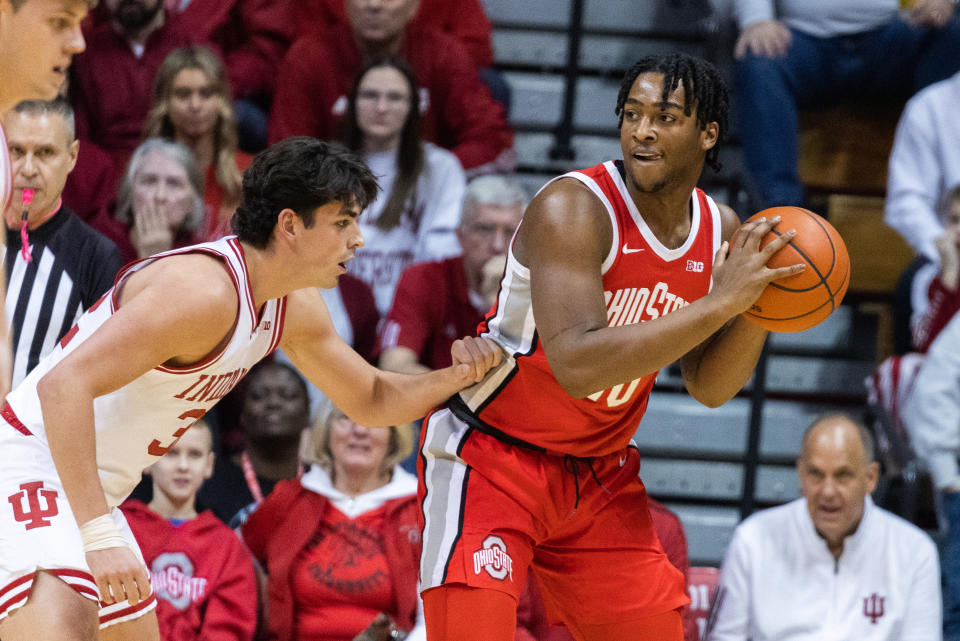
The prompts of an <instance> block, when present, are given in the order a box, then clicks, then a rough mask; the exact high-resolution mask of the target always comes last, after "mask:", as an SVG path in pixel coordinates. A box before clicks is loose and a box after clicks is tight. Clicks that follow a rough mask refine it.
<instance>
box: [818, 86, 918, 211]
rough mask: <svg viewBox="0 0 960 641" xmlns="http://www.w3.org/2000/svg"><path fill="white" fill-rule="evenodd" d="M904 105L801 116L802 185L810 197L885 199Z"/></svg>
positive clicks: (826, 110) (843, 107)
mask: <svg viewBox="0 0 960 641" xmlns="http://www.w3.org/2000/svg"><path fill="white" fill-rule="evenodd" d="M902 109H903V104H902V103H893V104H890V105H886V106H875V105H874V104H871V105H870V106H865V105H856V104H842V105H838V106H835V107H827V108H822V109H815V110H805V111H801V112H800V141H799V142H800V157H799V171H800V179H801V180H802V181H803V183H804V184H805V185H806V186H807V189H808V191H809V192H811V194H813V195H816V194H856V195H863V196H883V195H884V194H885V193H886V190H887V159H888V158H889V157H890V149H891V147H892V146H893V135H894V133H895V131H896V128H897V120H898V118H899V117H900V112H901V111H902Z"/></svg>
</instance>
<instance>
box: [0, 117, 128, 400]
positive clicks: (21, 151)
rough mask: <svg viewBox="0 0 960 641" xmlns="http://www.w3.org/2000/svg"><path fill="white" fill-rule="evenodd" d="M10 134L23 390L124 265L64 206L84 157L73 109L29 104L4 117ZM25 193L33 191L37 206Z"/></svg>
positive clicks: (12, 310)
mask: <svg viewBox="0 0 960 641" xmlns="http://www.w3.org/2000/svg"><path fill="white" fill-rule="evenodd" d="M3 127H4V129H5V130H6V132H7V145H8V148H9V150H10V159H11V165H12V172H13V187H14V191H13V198H11V201H10V205H9V206H8V207H7V209H6V211H4V218H5V219H6V223H7V246H6V255H5V256H4V266H5V269H6V276H7V298H6V313H7V319H9V322H10V324H11V332H10V336H11V341H12V344H13V386H14V387H15V386H16V385H17V384H18V383H19V382H20V381H22V380H23V378H24V377H25V376H26V375H27V374H28V373H29V372H30V370H32V369H33V368H34V367H35V366H36V364H37V363H38V362H39V361H40V359H41V358H43V357H44V356H46V355H47V354H48V353H49V352H50V351H51V350H52V349H53V347H54V346H55V345H56V343H57V341H58V340H60V338H61V337H62V336H63V335H64V334H66V333H67V331H68V330H69V329H70V328H71V327H72V326H73V324H74V322H75V321H76V320H77V319H78V318H79V317H80V315H81V314H83V312H84V311H85V310H86V309H87V308H88V307H90V306H91V305H93V304H94V303H95V302H96V301H97V300H98V299H99V298H100V297H101V296H102V295H103V293H104V292H106V291H107V290H108V289H110V287H111V286H112V285H113V278H114V276H115V275H116V273H117V271H118V270H119V269H120V267H121V259H120V252H119V250H118V249H117V246H116V245H115V244H114V243H113V242H112V241H110V240H109V239H107V238H106V237H105V236H103V235H102V234H101V233H100V232H98V231H96V230H94V229H93V228H92V227H90V226H89V225H87V224H86V223H85V222H83V221H82V220H81V219H80V218H79V217H78V216H77V215H76V214H74V213H73V212H72V211H71V210H70V209H68V208H67V207H65V206H63V203H62V201H61V198H60V194H61V192H62V191H63V186H64V184H65V183H66V180H67V175H68V174H69V173H70V171H72V170H73V167H74V165H76V163H77V151H78V149H79V142H78V141H77V140H76V135H75V130H74V118H73V109H72V108H71V107H70V105H69V104H68V103H67V102H66V101H65V100H63V99H62V98H57V99H54V100H52V101H49V102H48V101H42V100H27V101H24V102H21V103H20V104H18V105H17V106H16V107H14V108H13V110H11V111H9V112H7V113H6V114H5V115H4V116H3ZM25 190H33V192H32V194H33V196H32V201H31V199H30V192H29V191H28V193H27V198H24V191H25ZM27 202H29V205H25V203H27Z"/></svg>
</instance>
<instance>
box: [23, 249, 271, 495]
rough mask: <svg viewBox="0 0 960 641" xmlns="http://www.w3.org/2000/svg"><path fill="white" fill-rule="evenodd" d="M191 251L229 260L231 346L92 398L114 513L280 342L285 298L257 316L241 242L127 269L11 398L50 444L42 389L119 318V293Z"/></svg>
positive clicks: (105, 483)
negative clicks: (234, 304)
mask: <svg viewBox="0 0 960 641" xmlns="http://www.w3.org/2000/svg"><path fill="white" fill-rule="evenodd" d="M188 252H202V253H206V254H210V255H212V256H214V257H216V258H218V259H220V260H222V261H223V263H224V269H226V270H227V273H229V274H230V278H231V280H233V284H234V286H235V287H236V289H237V295H238V297H239V306H238V310H237V321H236V324H235V325H234V329H233V334H232V335H231V336H230V337H229V339H228V340H227V344H226V346H225V347H223V348H222V349H221V350H219V351H217V352H215V353H212V354H210V355H209V356H207V357H206V358H205V359H204V360H202V361H201V362H199V363H195V364H193V365H189V366H186V367H171V366H168V365H159V366H157V367H155V368H153V369H152V370H150V371H149V372H147V373H145V374H143V375H142V376H140V377H139V378H137V379H135V380H133V381H131V382H130V383H128V384H127V385H124V386H123V387H121V388H120V389H118V390H116V391H114V392H111V393H110V394H106V395H104V396H100V397H97V398H96V399H94V420H95V424H96V443H97V467H98V469H99V473H100V481H101V483H102V484H103V489H104V493H105V494H106V497H107V503H108V504H109V505H110V507H115V506H117V505H119V504H120V503H121V502H122V501H123V500H124V499H125V498H126V497H127V495H129V494H130V492H131V491H132V490H133V488H134V487H135V486H136V485H137V483H139V482H140V473H141V471H142V470H143V469H144V468H146V467H147V466H149V465H151V464H153V463H154V462H155V461H156V460H157V458H158V457H160V456H163V455H164V454H165V453H166V452H167V450H169V449H170V448H171V447H172V446H173V444H174V443H176V441H177V439H179V438H180V436H181V435H182V434H183V433H184V432H186V431H187V429H188V428H189V427H190V426H191V425H192V424H193V423H194V422H195V421H197V420H198V419H199V418H200V417H202V416H203V415H204V414H205V413H206V411H207V410H209V409H210V408H211V407H213V405H214V404H215V403H216V402H217V401H218V400H219V399H221V398H223V396H224V395H226V393H227V392H229V391H230V390H231V389H232V388H233V386H234V385H236V384H237V382H238V381H239V380H240V379H241V378H242V377H243V375H244V374H246V373H247V371H248V370H249V369H250V368H251V367H252V366H253V365H254V364H255V363H256V362H257V361H259V360H260V359H262V358H263V357H264V356H266V355H267V354H269V353H270V352H271V351H273V350H274V349H275V348H276V346H277V344H278V343H279V342H280V336H281V333H282V332H283V319H284V311H285V309H286V298H282V299H276V300H270V301H267V302H266V303H265V304H264V305H263V307H262V309H261V310H260V311H259V313H258V311H257V310H256V309H254V302H253V293H252V292H251V290H250V279H249V276H248V274H247V268H246V261H245V259H244V256H243V249H242V248H241V246H240V243H239V241H238V240H237V239H236V237H235V236H228V237H226V238H221V239H220V240H218V241H214V242H211V243H204V244H201V245H195V246H192V247H185V248H183V249H179V250H174V251H171V252H167V253H164V254H158V255H157V256H153V257H151V258H145V259H143V260H140V261H137V262H134V263H131V264H130V265H127V266H126V267H125V268H124V269H122V270H120V272H119V273H118V274H117V278H116V281H115V283H114V286H113V288H112V289H111V290H110V291H108V292H107V293H106V294H104V297H103V298H101V299H100V301H98V302H97V303H96V304H94V305H93V306H92V307H91V308H90V309H89V310H87V312H86V313H85V314H84V315H83V316H81V317H80V320H78V321H77V324H76V325H74V327H73V328H72V329H71V330H70V331H69V332H68V333H67V334H66V335H65V336H64V337H63V339H62V340H61V341H60V344H59V345H57V347H56V348H55V349H54V350H53V351H52V352H51V353H50V354H49V355H48V356H47V357H46V358H44V359H43V360H41V361H40V363H39V364H38V365H37V367H36V369H34V370H33V372H31V373H30V374H29V375H28V376H27V378H25V379H24V380H23V382H22V383H21V384H20V385H18V386H17V388H16V389H15V390H13V391H12V392H11V393H10V394H9V395H8V396H7V402H8V403H9V406H10V409H11V410H12V411H13V413H14V414H15V418H16V419H17V420H18V421H19V423H20V424H21V426H22V427H24V428H26V429H27V430H29V432H30V433H32V434H33V435H35V436H36V437H37V438H39V439H41V440H42V441H43V442H44V443H45V444H46V443H47V439H46V433H45V431H44V426H43V417H42V414H41V411H40V399H39V398H38V396H37V382H38V381H39V380H40V379H41V378H42V377H43V376H44V375H45V374H46V373H47V372H48V371H50V370H51V369H52V368H53V367H54V366H55V365H56V364H57V363H59V362H60V361H61V360H63V359H64V358H65V357H66V356H67V355H68V354H69V353H70V352H72V351H73V350H74V349H76V347H77V346H78V345H80V344H81V343H83V342H84V341H85V340H86V339H87V338H88V337H90V336H91V335H92V334H93V333H94V332H95V331H96V330H97V329H98V328H99V327H100V326H101V325H103V323H105V322H106V321H107V319H108V318H110V316H112V315H113V313H114V312H115V311H116V310H117V304H118V300H117V293H118V292H119V291H120V287H121V286H122V284H123V282H124V280H125V279H126V278H127V277H128V276H129V275H130V274H132V273H133V272H135V271H137V270H140V269H142V268H144V267H146V266H147V265H149V264H151V263H152V262H153V261H155V260H157V259H159V258H163V257H165V256H171V255H175V254H185V253H188ZM5 418H6V417H5ZM12 424H13V423H12Z"/></svg>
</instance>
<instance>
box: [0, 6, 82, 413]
mask: <svg viewBox="0 0 960 641" xmlns="http://www.w3.org/2000/svg"><path fill="white" fill-rule="evenodd" d="M96 3H97V0H0V115H2V114H3V113H5V112H6V111H7V110H9V109H12V108H13V107H15V106H16V105H17V103H18V102H20V101H21V100H30V99H40V100H53V98H55V97H56V95H57V92H58V91H59V90H60V86H61V85H62V84H63V81H64V79H66V77H67V69H68V67H69V66H70V61H71V59H72V58H73V56H74V55H76V54H78V53H80V52H81V51H83V49H84V46H85V45H84V42H83V34H82V33H80V21H81V20H83V18H84V17H85V16H86V15H87V11H88V10H89V9H90V8H91V7H93V6H95V5H96ZM12 191H13V177H12V174H11V171H10V155H9V152H8V150H7V137H6V135H5V134H4V131H3V125H2V124H0V211H4V210H6V208H7V202H8V201H9V200H10V196H11V192H12ZM2 244H3V238H2V237H0V245H2ZM3 280H4V277H3V273H0V395H5V394H6V393H7V392H8V391H9V390H10V374H11V371H12V370H11V367H12V357H11V354H10V345H9V335H8V331H9V327H8V326H7V320H6V318H4V317H3V302H4V299H5V298H6V291H7V287H6V283H4V282H3Z"/></svg>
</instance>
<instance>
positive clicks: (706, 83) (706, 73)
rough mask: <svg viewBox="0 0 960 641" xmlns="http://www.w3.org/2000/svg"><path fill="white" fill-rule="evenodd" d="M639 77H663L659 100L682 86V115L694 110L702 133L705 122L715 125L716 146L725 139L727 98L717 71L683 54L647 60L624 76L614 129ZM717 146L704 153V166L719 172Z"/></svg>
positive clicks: (728, 104)
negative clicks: (661, 92)
mask: <svg viewBox="0 0 960 641" xmlns="http://www.w3.org/2000/svg"><path fill="white" fill-rule="evenodd" d="M642 73H659V74H663V100H666V99H667V96H668V95H670V92H671V91H673V90H674V89H676V88H677V87H680V86H682V87H683V92H684V105H683V112H684V113H685V114H686V115H688V116H689V115H690V114H691V113H692V111H693V109H694V108H696V110H697V124H699V125H700V128H701V129H703V128H705V127H706V126H707V123H709V122H716V123H717V126H718V128H719V131H718V138H717V141H718V142H722V141H723V140H724V139H725V138H726V135H727V112H728V110H729V108H730V98H729V95H728V93H727V84H726V83H725V82H724V80H723V78H722V77H721V76H720V71H719V70H717V68H716V67H714V66H713V65H712V64H710V63H709V62H707V61H706V60H704V59H702V58H697V57H695V56H690V55H687V54H685V53H671V54H667V55H662V56H647V57H645V58H642V59H641V60H639V61H638V62H637V63H636V64H635V65H633V66H632V67H631V68H630V70H629V71H628V72H627V73H626V75H624V77H623V81H622V82H621V83H620V94H619V95H618V96H617V108H616V109H615V110H614V113H616V115H617V126H618V127H621V126H623V106H624V104H626V102H627V97H628V96H629V95H630V88H631V87H633V83H634V81H635V80H636V79H637V76H639V75H640V74H642ZM719 151H720V150H719V145H714V146H713V148H712V149H711V150H710V151H708V152H707V158H706V160H707V164H708V165H710V167H712V168H713V169H714V171H720V166H721V165H720V160H719Z"/></svg>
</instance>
